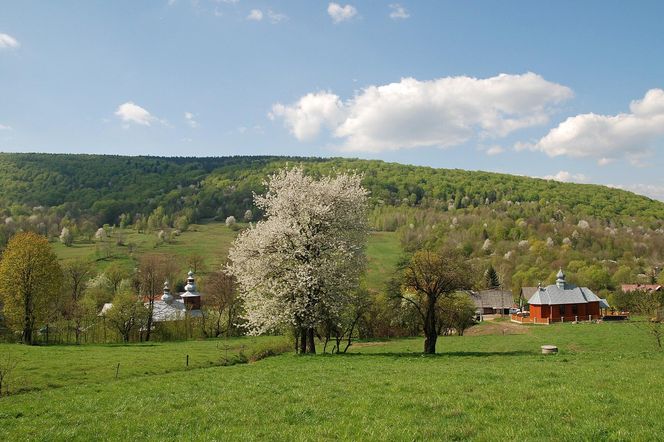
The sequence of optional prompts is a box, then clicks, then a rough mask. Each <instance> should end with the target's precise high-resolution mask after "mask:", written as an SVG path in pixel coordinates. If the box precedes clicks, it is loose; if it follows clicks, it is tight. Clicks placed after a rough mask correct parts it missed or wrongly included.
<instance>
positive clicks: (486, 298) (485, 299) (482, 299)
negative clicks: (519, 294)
mask: <svg viewBox="0 0 664 442" xmlns="http://www.w3.org/2000/svg"><path fill="white" fill-rule="evenodd" d="M469 295H470V299H472V300H473V302H474V303H475V306H477V307H479V308H495V309H503V308H510V307H512V305H514V299H513V297H512V292H509V291H507V290H500V289H489V290H480V291H479V292H470V293H469Z"/></svg>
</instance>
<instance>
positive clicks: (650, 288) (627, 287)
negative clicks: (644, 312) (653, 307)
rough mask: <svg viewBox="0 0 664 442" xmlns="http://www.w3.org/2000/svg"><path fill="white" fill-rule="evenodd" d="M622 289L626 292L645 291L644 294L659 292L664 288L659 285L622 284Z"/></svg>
mask: <svg viewBox="0 0 664 442" xmlns="http://www.w3.org/2000/svg"><path fill="white" fill-rule="evenodd" d="M620 289H621V290H622V291H623V292H625V293H629V292H634V291H637V290H639V291H644V292H659V291H661V290H662V286H661V285H659V284H622V285H621V286H620Z"/></svg>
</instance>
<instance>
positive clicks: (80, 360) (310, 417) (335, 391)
mask: <svg viewBox="0 0 664 442" xmlns="http://www.w3.org/2000/svg"><path fill="white" fill-rule="evenodd" d="M224 342H226V347H227V348H228V347H232V348H233V350H229V351H231V352H237V351H239V350H238V349H239V347H238V346H243V347H242V348H243V352H245V353H247V354H249V353H251V352H252V350H251V349H252V348H253V349H258V348H261V349H262V350H261V351H257V352H254V353H263V354H269V352H266V349H268V348H270V347H273V346H274V348H275V349H276V350H275V351H274V352H272V353H278V352H279V351H283V349H284V342H283V340H282V338H278V337H264V338H251V337H247V338H238V339H233V340H231V341H223V340H220V341H200V342H187V343H163V344H162V343H160V344H154V345H153V344H150V346H147V347H146V346H142V345H141V344H134V345H127V346H109V345H102V346H83V347H75V346H59V347H58V346H53V347H35V348H25V347H22V346H18V345H2V346H0V349H1V350H2V351H3V352H6V351H11V352H12V353H13V354H14V355H15V356H16V357H17V358H18V360H19V361H20V363H19V366H18V368H17V371H16V377H17V379H16V381H18V379H19V378H20V379H22V381H21V382H22V387H21V390H20V391H17V392H16V394H13V395H10V396H7V397H4V398H2V399H0V440H12V441H13V440H106V439H111V440H117V439H126V440H140V439H148V440H156V439H159V440H337V439H345V440H431V439H437V440H514V439H521V440H552V439H556V440H570V441H571V440H655V439H661V437H662V434H664V420H663V419H662V416H663V415H664V402H663V401H662V400H661V398H662V396H663V394H664V376H662V366H663V363H664V353H662V352H660V351H658V350H657V349H656V346H655V343H654V339H653V338H652V337H651V336H649V335H648V334H647V332H646V331H645V329H643V328H641V327H640V326H639V325H635V324H634V323H601V324H558V325H552V326H540V327H533V326H517V325H513V324H511V323H506V322H494V323H485V324H482V325H479V326H476V327H474V328H472V329H471V330H469V331H468V333H467V335H465V336H462V337H458V336H454V337H441V338H440V339H439V348H438V352H439V354H437V355H435V356H423V355H422V353H421V351H422V339H420V338H412V339H401V340H388V341H374V342H359V343H356V344H354V345H353V346H352V347H351V348H350V350H349V353H348V354H342V355H321V354H319V355H315V356H296V355H294V354H292V353H290V352H288V353H283V354H281V355H277V356H273V357H268V358H265V359H261V360H258V361H256V362H250V363H247V364H235V365H229V366H222V365H221V364H219V358H220V353H221V352H222V349H221V346H222V345H224ZM543 344H555V345H557V346H558V347H559V349H560V352H559V354H557V355H553V356H544V355H542V354H541V353H540V346H541V345H543ZM278 349H281V350H278ZM185 354H190V357H191V359H190V361H191V364H192V365H191V366H190V367H185V364H184V359H183V358H184V355H185ZM256 359H259V358H256ZM59 360H64V361H67V363H63V362H56V361H59ZM243 361H244V360H242V361H239V360H238V362H243ZM117 362H120V363H121V365H120V367H121V368H120V375H119V376H118V378H117V379H116V378H115V371H114V370H115V367H116V364H117Z"/></svg>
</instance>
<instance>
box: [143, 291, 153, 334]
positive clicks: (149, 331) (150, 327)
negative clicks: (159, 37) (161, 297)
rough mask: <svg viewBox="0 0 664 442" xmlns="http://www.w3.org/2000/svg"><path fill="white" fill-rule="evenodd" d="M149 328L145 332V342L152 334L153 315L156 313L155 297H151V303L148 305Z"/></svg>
mask: <svg viewBox="0 0 664 442" xmlns="http://www.w3.org/2000/svg"><path fill="white" fill-rule="evenodd" d="M148 311H149V312H150V313H149V314H148V329H147V330H146V332H145V342H148V341H149V340H150V334H151V333H152V315H154V298H152V297H151V298H150V303H149V307H148Z"/></svg>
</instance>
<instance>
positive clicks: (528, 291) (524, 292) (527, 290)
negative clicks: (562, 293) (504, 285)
mask: <svg viewBox="0 0 664 442" xmlns="http://www.w3.org/2000/svg"><path fill="white" fill-rule="evenodd" d="M538 288H539V287H521V297H522V298H523V299H525V300H528V299H530V297H531V296H533V294H534V293H535V292H536V291H537V289H538Z"/></svg>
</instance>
